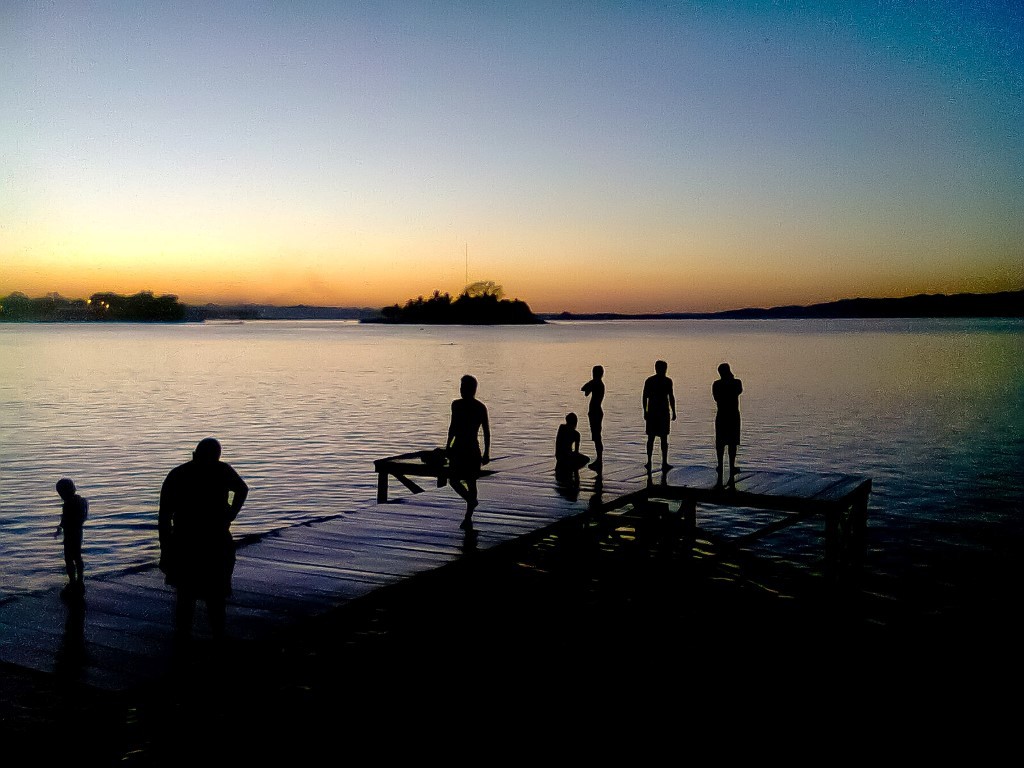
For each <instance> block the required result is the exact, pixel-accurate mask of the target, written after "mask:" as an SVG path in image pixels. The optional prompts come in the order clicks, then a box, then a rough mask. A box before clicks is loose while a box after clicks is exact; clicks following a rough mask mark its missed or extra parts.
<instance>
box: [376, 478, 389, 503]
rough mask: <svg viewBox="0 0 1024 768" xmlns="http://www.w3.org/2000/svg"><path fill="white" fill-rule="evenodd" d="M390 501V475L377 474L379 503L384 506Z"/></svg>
mask: <svg viewBox="0 0 1024 768" xmlns="http://www.w3.org/2000/svg"><path fill="white" fill-rule="evenodd" d="M387 500H388V473H387V472H378V473H377V503H378V504H383V503H384V502H385V501H387Z"/></svg>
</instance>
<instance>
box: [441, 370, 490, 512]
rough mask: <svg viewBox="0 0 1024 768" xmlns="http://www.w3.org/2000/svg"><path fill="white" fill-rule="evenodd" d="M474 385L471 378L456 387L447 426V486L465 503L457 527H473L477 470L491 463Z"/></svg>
mask: <svg viewBox="0 0 1024 768" xmlns="http://www.w3.org/2000/svg"><path fill="white" fill-rule="evenodd" d="M476 388H477V381H476V379H475V378H473V377H472V376H463V377H462V380H461V382H460V386H459V393H460V394H461V395H462V397H461V398H460V399H458V400H453V401H452V420H451V423H450V424H449V426H448V440H447V442H446V443H445V450H446V452H447V453H448V463H449V467H450V468H449V484H450V485H451V486H452V489H453V490H454V491H455V492H456V493H457V494H459V496H461V497H462V498H464V499H465V500H466V517H465V518H464V519H463V521H462V524H461V525H460V526H459V527H460V528H463V529H470V528H472V527H473V521H472V516H473V510H474V509H476V507H477V504H479V500H478V499H477V489H476V480H477V478H478V477H479V476H480V467H481V466H482V465H484V464H486V463H487V462H489V461H490V460H491V426H490V424H489V423H488V420H487V407H486V406H485V405H484V404H483V403H481V402H480V401H479V400H477V399H476ZM481 429H482V430H483V433H484V451H483V453H482V454H481V453H480V443H479V442H478V441H477V434H478V433H479V432H480V430H481Z"/></svg>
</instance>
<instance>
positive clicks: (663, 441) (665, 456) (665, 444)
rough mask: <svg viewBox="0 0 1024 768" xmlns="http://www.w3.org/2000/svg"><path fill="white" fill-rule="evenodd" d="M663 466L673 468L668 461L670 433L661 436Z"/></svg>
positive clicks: (663, 467)
mask: <svg viewBox="0 0 1024 768" xmlns="http://www.w3.org/2000/svg"><path fill="white" fill-rule="evenodd" d="M661 468H662V469H672V465H671V464H669V463H668V435H662V436H661Z"/></svg>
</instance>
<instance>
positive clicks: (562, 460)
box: [555, 413, 590, 474]
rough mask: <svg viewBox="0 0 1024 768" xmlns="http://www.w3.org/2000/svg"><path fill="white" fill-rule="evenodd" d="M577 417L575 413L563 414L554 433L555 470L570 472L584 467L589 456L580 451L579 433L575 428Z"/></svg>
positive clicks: (561, 472)
mask: <svg viewBox="0 0 1024 768" xmlns="http://www.w3.org/2000/svg"><path fill="white" fill-rule="evenodd" d="M578 423H579V419H578V417H577V416H576V414H575V413H568V414H566V416H565V423H564V424H559V425H558V433H557V434H556V435H555V472H556V473H560V474H572V473H575V472H579V470H580V468H581V467H585V466H586V465H587V462H588V461H590V458H589V457H587V456H584V455H583V454H582V453H580V433H579V431H578V430H577V429H576V425H577V424H578Z"/></svg>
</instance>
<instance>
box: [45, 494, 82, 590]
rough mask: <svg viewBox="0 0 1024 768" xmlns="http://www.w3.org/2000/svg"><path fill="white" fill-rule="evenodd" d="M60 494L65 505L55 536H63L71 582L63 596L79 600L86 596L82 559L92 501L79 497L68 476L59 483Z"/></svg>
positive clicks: (66, 586) (66, 567) (61, 511)
mask: <svg viewBox="0 0 1024 768" xmlns="http://www.w3.org/2000/svg"><path fill="white" fill-rule="evenodd" d="M57 494H58V495H59V496H60V498H61V500H62V501H63V502H64V503H63V504H62V505H61V509H60V523H58V525H57V530H56V531H54V533H53V536H54V538H57V537H58V536H60V535H61V533H63V534H64V567H65V569H66V570H67V574H68V583H67V585H65V587H64V589H62V590H61V596H62V597H76V596H79V595H82V594H84V593H85V562H84V561H83V560H82V532H83V528H84V527H85V519H86V518H87V517H88V516H89V502H88V501H87V500H86V499H83V498H82V497H81V496H79V495H78V493H77V492H76V489H75V484H74V482H73V481H72V480H71V479H70V478H67V477H62V478H61V479H60V480H58V481H57Z"/></svg>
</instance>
